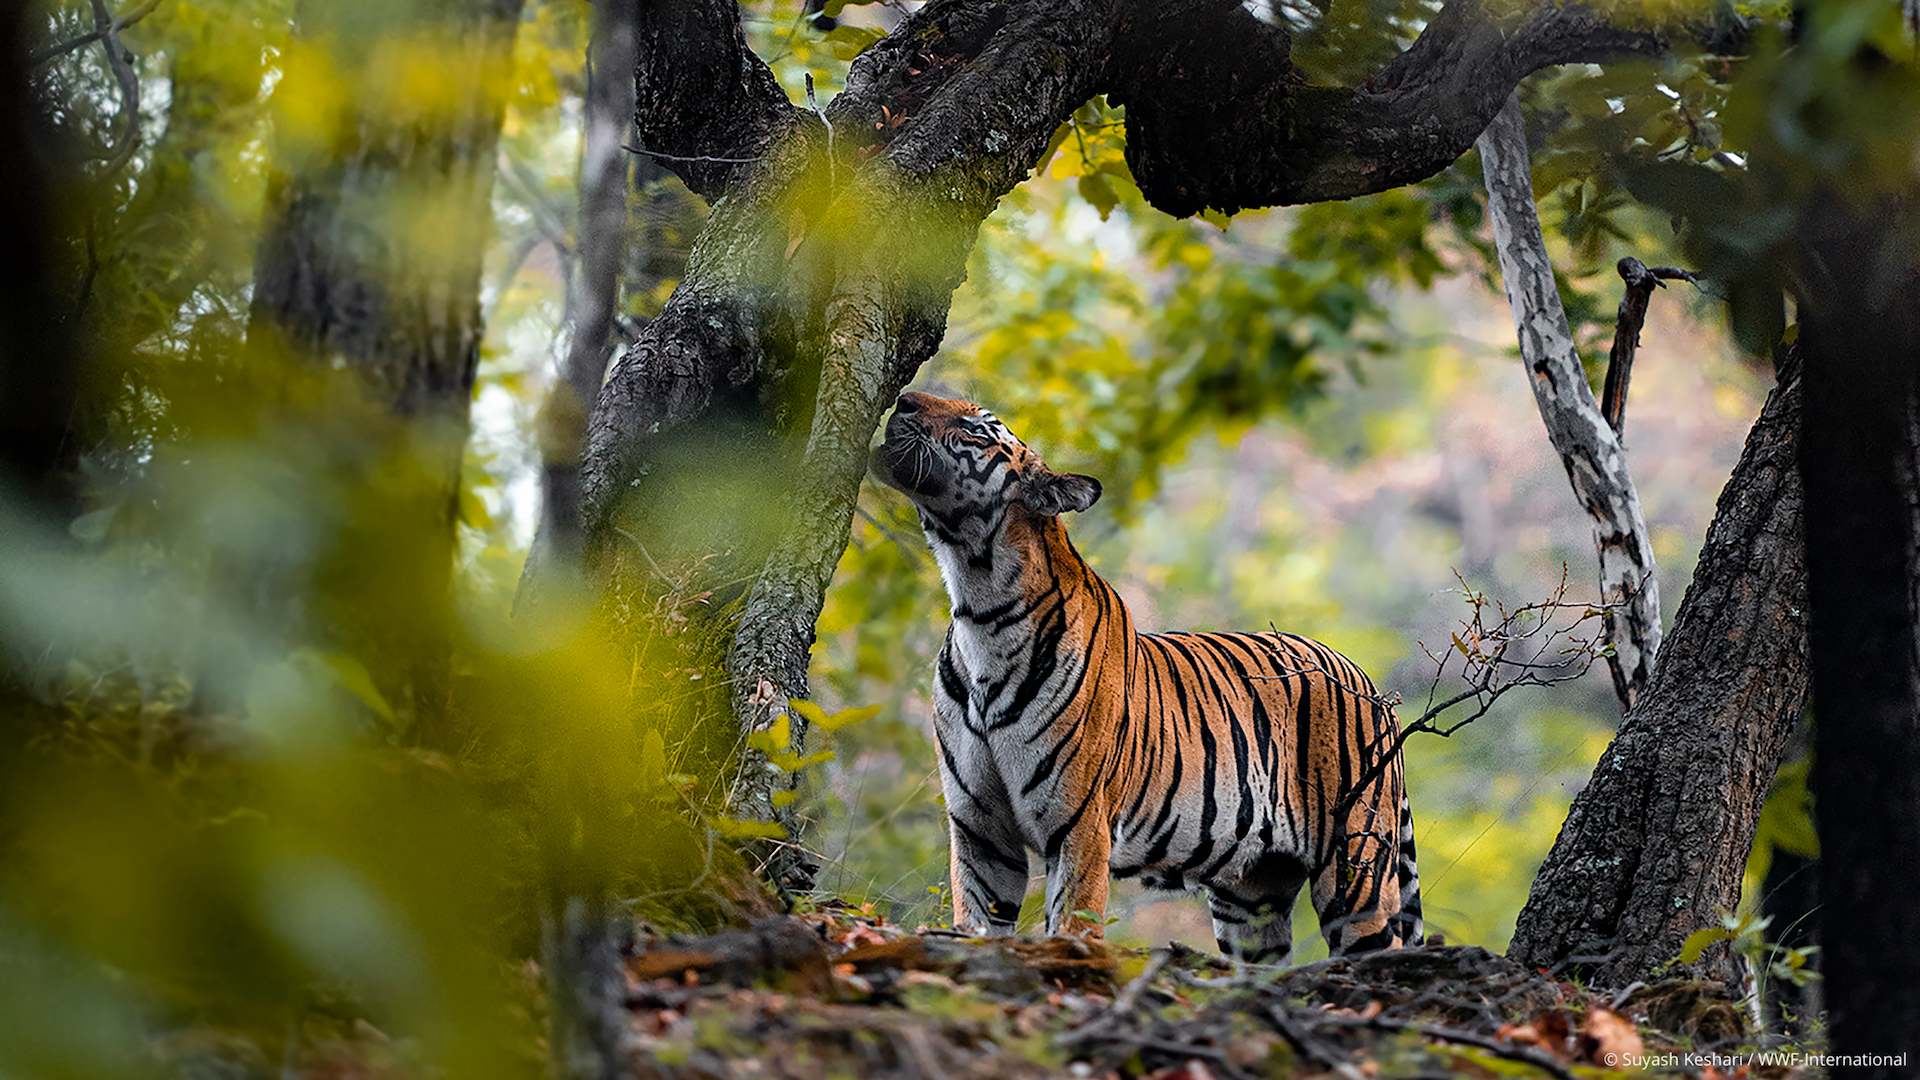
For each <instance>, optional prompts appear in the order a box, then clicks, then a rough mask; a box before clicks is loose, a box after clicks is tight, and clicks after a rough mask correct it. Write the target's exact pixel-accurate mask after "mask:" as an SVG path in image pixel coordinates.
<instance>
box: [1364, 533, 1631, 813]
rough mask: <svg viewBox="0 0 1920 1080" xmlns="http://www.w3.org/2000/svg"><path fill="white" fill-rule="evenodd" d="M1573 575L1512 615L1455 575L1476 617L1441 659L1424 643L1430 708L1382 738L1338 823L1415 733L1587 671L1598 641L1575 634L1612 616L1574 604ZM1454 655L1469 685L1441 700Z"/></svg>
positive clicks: (1442, 732)
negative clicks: (1430, 670)
mask: <svg viewBox="0 0 1920 1080" xmlns="http://www.w3.org/2000/svg"><path fill="white" fill-rule="evenodd" d="M1567 574H1568V571H1567V568H1566V567H1565V566H1564V565H1563V566H1562V567H1561V568H1560V584H1559V585H1558V586H1557V587H1555V589H1554V591H1553V592H1552V593H1551V594H1550V595H1549V596H1548V597H1547V599H1545V600H1541V601H1538V602H1535V603H1531V604H1522V605H1521V606H1519V607H1517V608H1514V609H1513V610H1511V611H1509V610H1507V607H1506V605H1504V604H1499V603H1493V602H1492V601H1489V600H1488V598H1487V594H1485V593H1483V592H1479V591H1477V590H1475V589H1473V588H1471V587H1470V586H1468V585H1467V583H1466V580H1465V579H1464V578H1461V577H1460V576H1459V572H1458V571H1455V573H1454V577H1455V579H1456V580H1458V581H1459V582H1460V587H1461V589H1462V590H1463V593H1464V595H1465V596H1466V600H1467V604H1468V605H1469V606H1470V607H1471V608H1472V614H1471V615H1469V616H1468V617H1467V618H1466V619H1465V620H1463V621H1462V622H1461V623H1460V631H1459V632H1458V633H1455V634H1454V635H1453V638H1452V640H1451V641H1450V642H1449V644H1450V646H1451V648H1448V649H1444V650H1442V651H1441V653H1440V654H1439V655H1437V656H1436V655H1435V654H1434V652H1433V650H1432V649H1429V648H1427V646H1426V645H1425V643H1422V644H1421V646H1420V649H1421V651H1422V652H1424V653H1426V654H1427V657H1428V659H1431V660H1432V661H1433V662H1434V674H1433V681H1432V683H1430V684H1429V685H1428V689H1427V709H1426V711H1425V712H1423V713H1421V714H1420V715H1419V716H1418V717H1416V718H1415V719H1413V720H1411V721H1409V722H1407V723H1406V724H1403V725H1402V726H1401V727H1400V729H1399V731H1398V732H1397V733H1396V734H1395V735H1394V736H1393V737H1392V742H1391V743H1388V742H1387V736H1386V735H1385V734H1384V733H1383V734H1382V736H1381V738H1380V739H1379V740H1376V741H1375V742H1374V743H1373V744H1372V745H1370V746H1369V747H1367V753H1368V755H1369V756H1370V757H1371V758H1372V761H1371V764H1369V765H1368V766H1367V769H1366V771H1364V772H1362V773H1361V774H1360V778H1359V779H1358V780H1357V781H1355V782H1354V784H1353V786H1352V787H1350V788H1349V789H1348V790H1347V792H1346V794H1345V795H1344V796H1342V797H1341V799H1340V802H1339V803H1338V804H1336V805H1335V807H1334V810H1333V815H1334V818H1335V819H1336V820H1339V819H1340V818H1342V817H1343V816H1344V815H1345V814H1346V813H1347V811H1349V810H1351V809H1352V808H1353V806H1354V805H1355V804H1356V803H1357V802H1359V800H1360V798H1361V797H1362V796H1363V795H1364V794H1365V793H1366V791H1367V789H1368V788H1370V787H1372V786H1373V784H1374V783H1376V782H1377V781H1378V780H1379V779H1380V777H1382V776H1383V775H1385V774H1386V771H1387V769H1388V767H1389V766H1390V765H1391V764H1392V763H1393V762H1394V761H1396V760H1398V758H1399V755H1400V750H1401V748H1402V747H1404V746H1405V745H1406V743H1407V740H1408V739H1410V738H1412V737H1413V736H1414V735H1415V734H1416V733H1418V732H1422V731H1424V732H1428V733H1431V734H1434V735H1439V736H1441V737H1442V738H1446V737H1448V736H1451V735H1452V734H1453V733H1454V732H1456V731H1459V730H1460V729H1461V728H1463V727H1466V726H1467V725H1468V724H1471V723H1473V722H1474V721H1475V720H1478V719H1480V718H1481V717H1483V716H1485V715H1487V711H1488V710H1489V709H1491V708H1492V707H1493V703H1494V702H1496V701H1498V700H1500V698H1501V697H1502V696H1504V695H1505V694H1507V693H1508V692H1510V691H1513V690H1517V689H1519V688H1520V687H1522V686H1554V685H1557V684H1559V683H1563V682H1569V681H1572V680H1574V679H1578V678H1579V677H1581V676H1582V675H1585V674H1586V673H1587V670H1588V669H1589V668H1591V667H1592V666H1593V662H1594V660H1596V659H1598V658H1599V656H1600V654H1601V650H1600V648H1599V646H1598V645H1597V643H1596V642H1595V640H1594V639H1593V638H1584V637H1578V636H1576V635H1575V631H1576V630H1578V629H1579V628H1580V627H1581V626H1582V625H1583V624H1585V623H1586V622H1587V621H1588V620H1589V619H1594V618H1600V617H1603V616H1604V615H1605V613H1606V612H1605V608H1604V607H1602V606H1599V605H1594V604H1587V603H1581V602H1578V601H1569V600H1567V598H1566V596H1567ZM1489 605H1491V606H1492V608H1493V611H1494V613H1495V614H1497V615H1498V621H1496V622H1495V623H1494V624H1493V625H1491V626H1489V625H1488V624H1487V614H1488V611H1487V609H1488V607H1489ZM1563 612H1577V613H1578V616H1577V617H1576V618H1574V619H1573V620H1572V621H1571V622H1568V623H1560V622H1557V621H1556V620H1555V616H1556V615H1560V614H1561V613H1563ZM1455 656H1459V657H1461V658H1462V659H1461V672H1460V674H1461V677H1462V678H1464V679H1465V680H1466V682H1467V688H1466V689H1465V690H1462V691H1460V692H1459V693H1457V694H1453V695H1451V696H1449V697H1447V698H1444V699H1441V700H1438V701H1436V700H1435V697H1436V696H1437V695H1438V693H1439V689H1440V683H1441V680H1442V679H1444V678H1445V676H1446V673H1447V667H1448V665H1450V664H1451V663H1452V662H1453V659H1454V657H1455ZM1469 701H1470V702H1473V703H1474V708H1473V711H1472V712H1470V713H1468V714H1467V715H1466V716H1464V717H1461V718H1460V719H1458V720H1455V721H1453V722H1452V723H1450V724H1440V723H1438V722H1437V721H1438V720H1439V718H1440V717H1441V716H1442V715H1443V714H1445V713H1446V712H1447V711H1448V710H1450V709H1452V708H1454V707H1455V706H1457V705H1462V704H1465V703H1466V702H1469Z"/></svg>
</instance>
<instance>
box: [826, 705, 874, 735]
mask: <svg viewBox="0 0 1920 1080" xmlns="http://www.w3.org/2000/svg"><path fill="white" fill-rule="evenodd" d="M808 704H812V702H808ZM815 709H816V711H817V710H818V706H815ZM878 715H880V706H878V705H862V706H860V707H858V708H854V709H841V710H840V711H839V712H837V713H834V714H833V715H832V716H820V717H818V718H816V719H814V721H813V722H814V725H815V726H816V727H819V728H820V729H821V730H823V731H839V730H840V729H841V728H844V727H852V726H853V725H854V724H857V723H859V722H860V721H862V720H871V719H873V718H874V717H876V716H878Z"/></svg>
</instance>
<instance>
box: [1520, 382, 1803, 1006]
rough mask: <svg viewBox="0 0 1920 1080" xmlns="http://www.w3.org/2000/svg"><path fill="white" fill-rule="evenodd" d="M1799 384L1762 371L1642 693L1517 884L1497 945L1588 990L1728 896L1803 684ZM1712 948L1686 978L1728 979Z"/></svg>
mask: <svg viewBox="0 0 1920 1080" xmlns="http://www.w3.org/2000/svg"><path fill="white" fill-rule="evenodd" d="M1802 381H1803V380H1802V379H1801V377H1800V375H1799V373H1798V371H1797V370H1795V369H1794V367H1793V366H1792V365H1787V366H1784V367H1783V369H1782V370H1781V371H1780V372H1779V382H1778V385H1777V386H1775V388H1774V390H1773V392H1772V393H1771V394H1769V395H1768V396H1767V403H1766V406H1765V407H1764V408H1763V409H1762V410H1761V412H1760V419H1759V420H1758V421H1756V422H1755V423H1754V426H1753V430H1752V431H1751V432H1750V433H1749V434H1748V436H1747V444H1746V449H1745V450H1744V451H1743V452H1742V453H1741V456H1740V462H1739V464H1738V465H1736V466H1734V470H1733V476H1732V477H1731V478H1730V479H1729V480H1728V481H1727V486H1726V487H1725V489H1723V490H1722V491H1721V493H1720V502H1719V505H1718V506H1717V508H1716V509H1715V512H1714V518H1713V523H1712V524H1711V525H1709V526H1708V527H1707V537H1706V543H1705V545H1704V546H1703V547H1702V548H1701V550H1700V561H1699V563H1698V564H1697V565H1696V566H1695V568H1694V574H1693V583H1692V584H1691V585H1690V586H1688V588H1687V593H1686V596H1685V597H1683V598H1682V599H1681V601H1680V610H1679V612H1678V613H1677V614H1676V615H1675V617H1674V623H1673V632H1672V633H1670V634H1669V635H1667V642H1666V645H1665V647H1664V648H1663V649H1662V650H1661V653H1660V662H1659V664H1658V666H1656V668H1655V669H1654V673H1653V679H1652V681H1651V682H1650V683H1649V684H1648V685H1647V689H1646V692H1645V693H1644V694H1643V695H1642V696H1641V698H1640V700H1639V701H1638V702H1637V703H1636V704H1635V706H1634V707H1633V709H1631V710H1630V711H1629V712H1628V713H1627V715H1626V718H1625V719H1624V720H1623V721H1622V722H1621V725H1620V732H1619V734H1618V735H1616V736H1615V737H1614V740H1613V744H1612V745H1611V746H1609V747H1608V748H1607V750H1606V752H1605V753H1604V754H1602V755H1601V757H1600V762H1599V764H1598V765H1596V766H1594V770H1593V778H1592V779H1591V780H1590V781H1589V782H1588V784H1587V786H1586V788H1585V789H1584V790H1582V791H1581V792H1580V794H1579V796H1578V797H1576V798H1575V799H1574V802H1573V808H1572V810H1571V811H1569V812H1568V815H1567V820H1566V823H1565V824H1564V825H1562V826H1561V829H1560V835H1559V838H1558V839H1556V840H1555V841H1554V845H1553V850H1552V851H1551V852H1549V853H1548V855H1547V860H1546V863H1545V864H1544V865H1543V866H1542V867H1541V868H1540V874H1539V876H1538V877H1536V878H1535V879H1534V882H1533V890H1532V893H1531V894H1530V895H1529V897H1528V899H1527V906H1526V907H1525V908H1524V909H1522V911H1521V912H1520V918H1519V921H1518V924H1517V925H1516V926H1515V928H1514V935H1513V941H1512V943H1511V945H1509V947H1508V950H1507V954H1508V955H1509V956H1511V957H1512V958H1514V959H1515V960H1518V961H1520V962H1521V963H1523V964H1526V965H1528V966H1530V967H1533V966H1539V967H1545V966H1551V965H1554V964H1557V963H1560V962H1561V961H1565V960H1568V959H1570V958H1574V957H1589V958H1592V959H1590V960H1589V961H1587V962H1585V963H1582V964H1579V965H1577V967H1578V968H1579V969H1580V970H1582V971H1584V972H1586V974H1587V977H1588V978H1589V980H1590V981H1591V982H1592V983H1593V984H1594V985H1598V986H1624V985H1626V984H1628V983H1630V982H1633V981H1634V980H1636V979H1645V978H1647V977H1649V976H1650V975H1651V974H1652V973H1653V972H1654V971H1655V970H1656V969H1657V968H1659V967H1660V966H1661V965H1662V964H1665V963H1666V962H1667V961H1669V960H1671V959H1672V958H1673V957H1674V956H1675V955H1677V954H1678V953H1679V952H1680V946H1681V944H1682V943H1684V942H1685V940H1686V938H1687V935H1688V934H1690V933H1692V932H1693V931H1695V930H1698V929H1700V928H1702V927H1707V926H1717V925H1719V920H1720V916H1721V915H1722V914H1723V913H1724V912H1728V911H1732V910H1733V909H1734V908H1735V906H1736V905H1737V904H1738V903H1739V900H1740V886H1741V878H1742V875H1743V873H1744V872H1745V869H1746V861H1747V853H1748V851H1749V850H1751V849H1752V847H1753V835H1754V827H1755V825H1756V824H1757V823H1758V821H1759V816H1760V806H1761V804H1762V803H1763V802H1765V801H1766V796H1767V791H1768V789H1769V787H1770V785H1771V783H1772V781H1773V775H1774V772H1775V771H1776V770H1777V769H1778V768H1779V764H1780V756H1781V753H1782V751H1783V750H1784V748H1785V746H1786V742H1787V737H1788V735H1789V734H1790V732H1791V731H1792V729H1793V725H1794V723H1795V721H1796V720H1797V719H1798V717H1799V715H1800V710H1801V706H1802V703H1803V701H1804V700H1805V697H1806V692H1807V680H1808V666H1807V626H1806V614H1805V613H1806V610H1807V584H1806V580H1807V579H1806V567H1805V562H1804V554H1803V553H1804V550H1805V549H1804V543H1803V538H1802V528H1803V519H1804V517H1805V514H1804V513H1803V510H1802V497H1801V487H1800V474H1799V471H1798V469H1797V468H1796V465H1795V453H1796V450H1797V447H1798V440H1799V435H1800V431H1801V404H1800V403H1801V394H1802V389H1801V387H1802ZM1733 964H1734V961H1733V959H1732V958H1731V957H1730V956H1729V955H1728V953H1727V951H1726V947H1725V945H1724V944H1723V945H1720V946H1716V947H1715V948H1714V949H1712V950H1709V951H1708V953H1707V954H1706V955H1705V956H1703V957H1702V959H1701V964H1700V973H1701V974H1703V975H1705V976H1708V977H1711V978H1715V979H1719V980H1725V981H1733V980H1735V979H1736V978H1737V971H1736V969H1735V967H1734V966H1733Z"/></svg>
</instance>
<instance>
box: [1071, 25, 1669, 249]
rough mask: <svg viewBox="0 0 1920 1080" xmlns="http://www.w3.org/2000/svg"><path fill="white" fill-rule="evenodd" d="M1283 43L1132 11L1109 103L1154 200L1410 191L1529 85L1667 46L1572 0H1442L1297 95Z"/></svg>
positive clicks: (1250, 202) (1267, 29)
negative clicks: (1399, 35)
mask: <svg viewBox="0 0 1920 1080" xmlns="http://www.w3.org/2000/svg"><path fill="white" fill-rule="evenodd" d="M1290 44H1291V43H1290V40H1289V37H1288V35H1287V33H1286V31H1285V30H1283V29H1280V28H1277V27H1273V26H1268V25H1266V24H1265V23H1263V22H1261V21H1259V20H1258V19H1255V18H1254V17H1253V16H1252V15H1250V14H1248V13H1247V12H1246V11H1245V10H1244V9H1243V8H1242V7H1241V6H1240V5H1239V4H1237V3H1231V2H1228V0H1169V2H1166V3H1163V4H1160V5H1158V6H1154V7H1149V8H1147V9H1145V10H1144V11H1143V12H1141V13H1139V14H1131V15H1129V16H1127V17H1126V19H1125V20H1124V21H1123V24H1122V29H1121V33H1120V42H1119V44H1118V46H1117V48H1116V56H1115V68H1116V70H1115V76H1116V77H1115V79H1114V83H1113V85H1112V86H1111V87H1110V88H1109V89H1108V92H1107V97H1108V100H1109V101H1113V102H1115V103H1122V102H1124V103H1125V105H1126V106H1127V167H1128V168H1130V169H1131V170H1132V171H1133V176H1134V180H1135V181H1136V182H1138V183H1139V185H1140V191H1141V193H1142V194H1144V195H1145V196H1146V197H1147V201H1148V202H1151V203H1152V204H1153V205H1154V206H1156V207H1158V208H1159V209H1161V210H1164V211H1166V212H1167V213H1169V214H1173V215H1175V216H1179V217H1184V216H1186V215H1189V214H1193V213H1197V212H1199V211H1201V210H1204V209H1206V208H1208V207H1213V208H1216V209H1219V210H1223V211H1226V212H1227V213H1233V212H1235V211H1238V210H1241V209H1245V208H1249V207H1257V206H1277V205H1288V204H1294V203H1307V202H1322V201H1326V200H1330V199H1347V198H1352V197H1354V196H1357V195H1366V194H1370V193H1372V192H1376V191H1384V190H1386V189H1388V188H1393V187H1399V186H1401V185H1402V184H1410V183H1414V182H1415V181H1418V180H1423V179H1425V178H1426V177H1428V176H1432V175H1433V174H1434V173H1437V172H1439V171H1440V170H1442V169H1444V168H1446V167H1447V166H1448V165H1451V164H1452V163H1453V162H1454V160H1455V159H1456V158H1458V157H1459V156H1460V155H1461V154H1463V153H1465V152H1466V150H1467V148H1468V147H1470V146H1472V145H1473V141H1474V139H1475V138H1476V137H1478V136H1479V134H1480V132H1481V131H1482V130H1484V129H1485V128H1486V126H1487V123H1488V121H1490V120H1491V119H1493V116H1494V114H1495V113H1496V112H1498V111H1499V109H1500V105H1501V103H1502V102H1503V101H1505V100H1506V97H1507V95H1508V93H1510V92H1511V91H1512V90H1513V88H1514V86H1516V85H1517V84H1518V83H1519V81H1520V80H1521V79H1522V78H1524V77H1526V76H1527V75H1529V74H1531V73H1533V72H1535V71H1538V70H1540V69H1541V68H1544V67H1550V66H1552V65H1554V64H1563V63H1567V62H1569V61H1575V60H1601V59H1606V58H1609V57H1615V56H1623V55H1656V54H1659V53H1662V52H1664V51H1665V50H1666V41H1665V39H1664V38H1663V37H1662V36H1661V35H1659V34H1656V33H1651V32H1645V31H1635V30H1622V29H1618V28H1615V27H1611V26H1608V25H1607V24H1605V23H1604V22H1602V21H1600V18H1599V16H1598V15H1596V14H1595V13H1594V12H1593V11H1592V9H1590V8H1587V7H1584V6H1582V5H1580V4H1577V3H1565V4H1555V3H1542V4H1538V5H1536V6H1534V7H1532V8H1530V9H1525V10H1523V11H1521V12H1519V13H1518V14H1516V15H1513V16H1509V17H1497V16H1495V15H1493V14H1491V13H1489V12H1488V11H1487V10H1486V9H1485V8H1484V7H1483V6H1482V5H1481V4H1480V3H1479V2H1478V0H1452V2H1450V3H1448V4H1447V5H1446V6H1445V7H1443V8H1441V9H1440V11H1439V12H1438V13H1437V14H1435V15H1434V17H1433V21H1432V22H1431V23H1429V24H1428V25H1427V27H1426V29H1425V30H1424V31H1423V32H1422V33H1421V34H1420V37H1419V38H1418V39H1417V40H1416V41H1414V43H1413V44H1412V45H1411V46H1410V47H1409V48H1408V49H1407V50H1406V51H1405V52H1403V53H1401V54H1400V55H1399V56H1397V57H1395V58H1394V59H1393V60H1392V61H1390V62H1389V63H1387V64H1386V65H1385V66H1384V67H1382V68H1381V69H1380V70H1379V71H1378V72H1376V73H1375V74H1374V75H1373V77H1372V78H1370V79H1368V80H1367V81H1366V82H1365V83H1364V84H1363V85H1361V86H1358V87H1352V88H1345V87H1320V86H1307V85H1305V84H1304V83H1303V82H1302V80H1301V79H1300V77H1299V76H1298V74H1297V73H1296V72H1295V70H1294V68H1293V64H1292V61H1291V59H1290Z"/></svg>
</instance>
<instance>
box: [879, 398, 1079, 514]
mask: <svg viewBox="0 0 1920 1080" xmlns="http://www.w3.org/2000/svg"><path fill="white" fill-rule="evenodd" d="M872 468H873V474H874V476H875V477H876V478H877V479H879V480H880V482H881V483H884V484H886V485H887V486H888V487H891V488H895V489H897V490H899V491H901V492H904V493H905V494H906V496H907V498H909V499H912V500H913V504H914V505H915V506H916V507H918V508H919V510H920V517H921V520H922V521H923V522H924V523H925V525H926V526H927V529H928V531H929V532H931V533H933V534H935V535H936V536H937V537H938V538H939V539H941V540H944V541H946V542H947V543H951V544H968V543H978V542H982V541H985V540H987V539H989V538H991V537H992V536H993V535H995V534H996V533H997V532H998V531H999V530H1000V527H1001V525H1002V524H1003V523H1004V522H1005V521H1006V519H1007V516H1008V513H1009V511H1010V510H1015V508H1017V511H1016V512H1020V511H1023V512H1025V513H1026V514H1032V515H1037V516H1039V517H1042V518H1051V517H1057V516H1058V515H1060V514H1064V513H1066V512H1067V511H1069V510H1085V509H1087V508H1088V507H1090V506H1092V505H1093V504H1094V503H1095V502H1096V501H1097V500H1098V499H1099V498H1100V481H1098V480H1095V479H1094V478H1093V477H1091V476H1080V475H1077V474H1074V473H1057V472H1054V471H1053V470H1052V469H1049V468H1047V466H1046V464H1045V463H1044V462H1042V461H1041V460H1040V455H1039V454H1036V453H1034V452H1033V450H1032V448H1030V447H1028V446H1027V444H1026V443H1023V442H1021V441H1020V440H1019V439H1017V438H1014V435H1013V433H1012V432H1010V431H1008V430H1007V427H1006V425H1005V424H1002V423H1001V422H1000V421H999V419H998V418H996V417H995V416H994V415H993V414H992V413H990V412H988V411H987V410H985V409H982V408H981V407H979V406H978V405H974V404H972V403H970V402H966V401H950V400H948V399H946V398H937V397H933V396H931V395H928V394H916V393H905V394H901V395H900V400H899V402H898V404H896V405H895V406H894V410H893V417H892V418H891V419H890V420H888V421H887V438H886V441H885V442H884V443H882V444H881V445H879V446H877V447H875V448H874V450H873V460H872Z"/></svg>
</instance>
